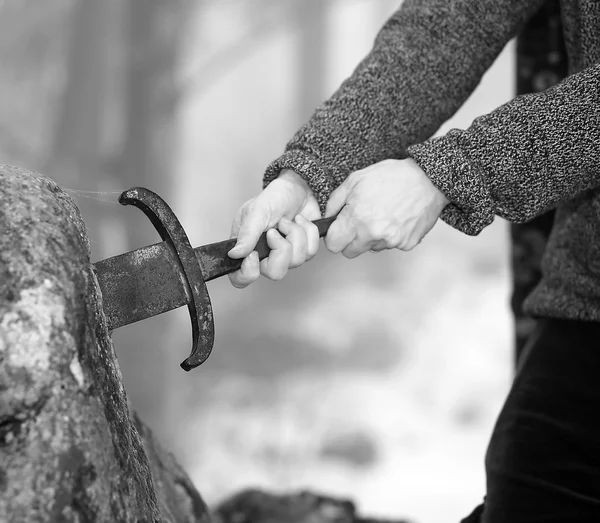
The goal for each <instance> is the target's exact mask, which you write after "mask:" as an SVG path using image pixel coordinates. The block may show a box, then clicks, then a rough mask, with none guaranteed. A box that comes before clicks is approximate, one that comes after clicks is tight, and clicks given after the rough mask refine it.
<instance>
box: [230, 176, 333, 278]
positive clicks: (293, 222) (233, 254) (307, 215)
mask: <svg viewBox="0 0 600 523" xmlns="http://www.w3.org/2000/svg"><path fill="white" fill-rule="evenodd" d="M320 217H321V213H320V211H319V204H318V203H317V200H316V198H315V196H314V195H313V193H312V190H311V189H310V187H309V186H308V184H307V183H306V182H305V181H304V180H303V179H302V178H301V177H300V176H298V175H297V174H296V173H295V172H293V171H289V170H285V171H282V173H281V174H280V175H279V176H278V177H277V179H275V180H273V181H272V182H271V183H270V184H269V185H268V186H267V187H266V188H265V189H264V190H263V191H262V192H261V193H259V194H258V196H256V197H255V198H252V199H250V200H248V201H247V202H246V203H244V204H243V205H242V207H241V208H240V210H239V211H238V213H237V215H236V217H235V219H234V221H233V225H232V227H231V236H232V237H235V236H237V242H236V244H235V247H233V249H231V250H230V251H229V257H230V258H236V259H239V258H244V261H243V262H242V267H241V268H240V270H238V271H236V272H234V273H232V274H230V275H229V280H230V281H231V283H232V285H233V286H234V287H238V288H244V287H247V286H248V285H250V284H251V283H253V282H254V281H256V280H257V279H258V277H259V275H260V274H262V275H264V276H266V277H267V278H269V279H271V280H279V279H281V278H283V277H284V276H285V275H286V273H287V271H288V269H290V268H294V267H298V266H299V265H301V264H303V263H304V262H306V261H308V260H310V259H311V258H312V257H313V256H314V255H315V254H316V253H317V250H318V249H319V231H318V230H317V227H316V225H314V224H313V223H312V221H313V220H316V219H318V218H320ZM275 226H277V227H278V229H279V231H277V230H276V229H274V228H273V227H275ZM265 230H268V232H267V243H268V245H269V247H270V248H271V252H270V253H269V256H268V257H267V258H265V259H264V260H262V261H260V262H259V260H258V254H257V253H256V251H254V248H255V247H256V243H257V242H258V239H259V237H260V235H261V234H262V233H263V232H264V231H265ZM280 233H283V236H282V234H280Z"/></svg>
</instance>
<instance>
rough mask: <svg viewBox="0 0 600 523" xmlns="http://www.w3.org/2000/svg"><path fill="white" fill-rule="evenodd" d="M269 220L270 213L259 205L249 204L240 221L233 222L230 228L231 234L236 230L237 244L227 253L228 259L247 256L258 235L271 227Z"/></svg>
mask: <svg viewBox="0 0 600 523" xmlns="http://www.w3.org/2000/svg"><path fill="white" fill-rule="evenodd" d="M270 220H271V216H270V212H269V211H268V210H266V209H265V208H264V207H262V206H260V205H256V204H250V205H248V206H246V207H245V208H243V210H242V212H241V213H240V219H239V220H236V221H234V224H233V226H232V232H233V231H234V228H235V229H237V231H235V233H236V234H237V242H236V244H235V246H234V247H233V249H231V250H230V251H229V252H228V255H229V257H230V258H243V257H245V256H248V255H249V254H250V253H251V252H252V251H253V250H254V248H255V247H256V243H257V242H258V239H259V238H260V235H261V234H262V233H263V231H265V230H266V229H267V228H268V227H269V226H270V225H271V224H270V223H269V222H270Z"/></svg>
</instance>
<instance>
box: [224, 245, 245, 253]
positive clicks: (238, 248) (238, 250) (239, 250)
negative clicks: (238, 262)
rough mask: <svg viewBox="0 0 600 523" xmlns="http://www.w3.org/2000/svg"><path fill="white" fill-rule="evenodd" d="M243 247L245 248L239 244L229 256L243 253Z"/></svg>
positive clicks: (231, 250) (230, 251)
mask: <svg viewBox="0 0 600 523" xmlns="http://www.w3.org/2000/svg"><path fill="white" fill-rule="evenodd" d="M242 247H243V246H242V245H240V244H237V245H236V246H235V247H233V248H232V249H230V250H229V252H228V253H227V254H238V253H239V252H241V250H242Z"/></svg>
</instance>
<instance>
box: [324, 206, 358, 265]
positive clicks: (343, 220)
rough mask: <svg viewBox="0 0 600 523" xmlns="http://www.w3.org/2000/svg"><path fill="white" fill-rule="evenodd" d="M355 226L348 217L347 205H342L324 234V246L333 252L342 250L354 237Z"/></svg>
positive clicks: (355, 232)
mask: <svg viewBox="0 0 600 523" xmlns="http://www.w3.org/2000/svg"><path fill="white" fill-rule="evenodd" d="M356 234H357V231H356V227H355V226H354V225H353V223H352V221H351V220H350V217H349V211H348V207H344V208H343V209H342V210H341V211H340V213H339V214H338V216H337V218H336V219H335V221H334V222H333V223H332V224H331V225H330V226H329V230H328V231H327V235H326V236H325V246H326V247H327V248H328V249H329V250H330V251H331V252H333V253H334V254H337V253H338V252H342V251H343V250H344V249H345V248H346V247H347V246H348V245H349V244H351V243H352V242H353V241H354V238H356Z"/></svg>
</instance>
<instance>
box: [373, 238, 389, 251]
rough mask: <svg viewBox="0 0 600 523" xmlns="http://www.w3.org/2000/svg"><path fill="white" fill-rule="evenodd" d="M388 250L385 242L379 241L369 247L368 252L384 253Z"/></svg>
mask: <svg viewBox="0 0 600 523" xmlns="http://www.w3.org/2000/svg"><path fill="white" fill-rule="evenodd" d="M388 248H389V247H388V245H387V243H386V242H385V240H379V241H377V242H376V243H375V244H373V245H371V247H370V248H369V250H370V251H371V252H380V251H385V250H386V249H388Z"/></svg>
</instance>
